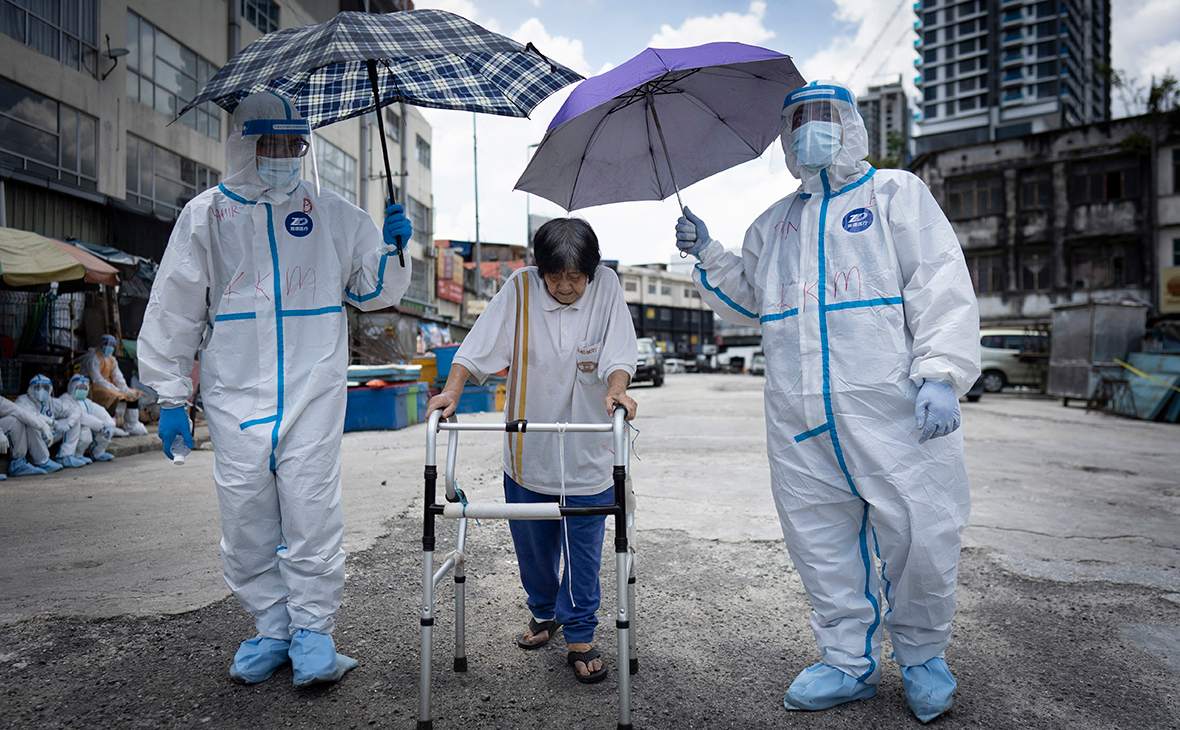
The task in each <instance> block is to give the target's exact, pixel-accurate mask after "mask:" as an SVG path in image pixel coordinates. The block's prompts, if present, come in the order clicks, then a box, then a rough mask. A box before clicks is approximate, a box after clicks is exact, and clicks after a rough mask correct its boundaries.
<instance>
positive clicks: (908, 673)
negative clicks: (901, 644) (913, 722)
mask: <svg viewBox="0 0 1180 730" xmlns="http://www.w3.org/2000/svg"><path fill="white" fill-rule="evenodd" d="M901 682H902V684H903V685H905V699H906V702H909V703H910V709H911V710H913V711H914V715H915V716H916V717H917V718H918V719H919V720H921V721H922V722H924V723H926V722H930V721H931V720H933V719H934V718H936V717H938V716H939V715H941V714H942V713H944V712H946V711H947V710H949V709H951V705H953V704H954V703H955V698H954V696H953V695H954V693H955V687H957V686H958V685H957V684H956V683H955V678H954V677H952V676H951V670H950V668H949V667H947V665H946V660H945V659H943V658H942V657H934V658H933V659H931V660H930V661H928V662H926V663H925V664H919V665H917V666H913V667H902V668H901Z"/></svg>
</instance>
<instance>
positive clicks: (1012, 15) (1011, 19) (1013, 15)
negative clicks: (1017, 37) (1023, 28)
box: [1000, 10, 1024, 25]
mask: <svg viewBox="0 0 1180 730" xmlns="http://www.w3.org/2000/svg"><path fill="white" fill-rule="evenodd" d="M1022 20H1024V13H1022V12H1021V11H1020V10H1008V11H1006V12H1005V13H1004V17H1003V19H1002V20H1001V21H1000V22H1001V23H1002V24H1003V25H1009V24H1011V23H1019V22H1021V21H1022Z"/></svg>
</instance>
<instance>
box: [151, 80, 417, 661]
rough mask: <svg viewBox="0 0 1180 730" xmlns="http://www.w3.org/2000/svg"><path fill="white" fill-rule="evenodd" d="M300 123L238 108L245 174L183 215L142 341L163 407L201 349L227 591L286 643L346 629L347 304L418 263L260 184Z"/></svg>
mask: <svg viewBox="0 0 1180 730" xmlns="http://www.w3.org/2000/svg"><path fill="white" fill-rule="evenodd" d="M283 120H288V122H290V123H283ZM300 125H302V126H303V127H304V128H306V123H305V122H302V120H301V118H300V117H299V114H298V112H297V111H296V110H295V108H294V107H293V106H292V105H291V103H290V102H288V101H287V100H285V99H283V98H282V97H279V96H277V95H275V94H271V93H260V94H254V95H252V96H250V97H247V98H246V99H244V100H243V101H242V102H241V103H240V104H239V105H238V107H237V108H236V109H235V111H234V114H233V122H232V128H231V133H230V136H229V139H228V141H227V160H228V164H229V175H227V177H226V178H225V181H224V182H222V183H221V184H220V185H218V186H217V187H215V188H212V189H209V190H206V191H205V192H203V193H201V194H200V195H198V196H197V197H196V198H194V199H193V200H191V201H190V202H189V203H188V204H187V205H186V206H185V207H184V210H183V211H181V214H180V217H179V219H178V220H177V222H176V226H175V228H174V229H173V232H172V237H171V239H170V240H169V243H168V248H167V251H166V252H165V254H164V259H163V262H162V263H161V266H160V271H159V273H158V274H157V275H156V279H155V284H154V285H153V287H152V293H151V299H150V300H149V302H148V306H147V310H146V313H145V316H144V323H143V328H142V329H141V331H140V335H139V345H138V355H139V373H140V378H141V380H142V381H143V382H144V383H145V384H146V385H147V386H148V387H150V388H152V389H153V390H155V391H156V392H157V393H158V394H159V399H160V402H161V406H162V407H163V408H175V407H178V406H182V405H183V404H185V403H186V402H187V401H188V400H189V398H190V397H191V396H192V394H193V393H192V390H193V386H192V380H191V378H190V374H191V373H192V371H193V362H194V356H195V355H197V354H198V353H199V354H200V363H201V373H200V383H201V395H202V399H203V403H204V409H205V415H206V417H207V419H208V425H209V435H210V439H211V441H212V443H213V448H214V480H215V481H216V484H217V493H218V501H219V505H220V512H221V525H222V540H221V551H222V563H223V568H224V573H225V580H226V583H227V584H228V585H229V587H230V589H231V590H232V591H233V593H234V595H235V596H236V597H237V598H238V600H239V601H240V602H241V604H242V605H243V607H245V608H246V610H248V611H249V612H250V613H251V614H252V615H253V616H254V619H255V624H256V627H257V630H258V633H259V635H260V637H262V638H265V639H275V640H280V641H288V640H290V639H291V637H292V635H293V634H295V633H296V632H297V631H300V630H307V631H310V632H314V633H317V634H330V633H331V632H332V630H333V628H334V620H335V615H336V613H337V610H338V609H339V607H340V602H341V598H342V595H343V591H344V550H343V548H342V547H341V541H342V536H343V530H344V522H343V513H342V509H341V488H340V444H341V438H342V436H343V431H344V410H345V400H346V383H347V381H346V372H347V367H348V340H347V336H348V326H347V320H346V312H345V308H344V305H345V304H346V303H347V304H351V305H352V306H354V307H357V308H359V309H363V310H373V309H380V308H383V307H388V306H390V305H392V304H395V303H397V302H398V301H399V300H400V299H401V297H402V295H403V294H404V293H405V291H406V288H407V286H408V285H409V282H410V266H409V260H408V259H409V257H407V265H406V266H405V267H404V268H403V267H401V266H399V265H398V261H397V258H396V256H391V254H390V253H389V252H388V251H387V250H384V248H383V241H382V236H381V233H380V231H379V230H378V228H377V226H376V225H374V223H373V220H372V219H371V218H370V217H369V215H368V214H367V213H365V212H364V211H363V210H361V209H359V208H357V207H356V206H354V205H352V204H351V203H349V202H348V201H346V200H345V199H344V198H342V197H341V196H339V195H337V194H336V193H334V192H332V191H329V190H327V189H324V190H322V191H319V192H317V191H316V190H315V186H310V185H307V184H306V183H304V182H300V181H298V180H296V182H295V183H293V184H294V187H293V188H292V189H291V190H289V191H284V190H278V189H274V188H272V187H270V185H268V184H267V183H265V182H264V181H263V179H262V178H261V177H260V176H259V173H258V169H257V166H256V165H257V164H260V162H259V163H256V144H257V142H258V140H259V136H258V135H259V134H274V135H285V134H290V130H291V129H298V128H299V127H300ZM308 132H309V130H307V131H304V132H303V139H304V140H305V141H306V140H307V138H308V136H309V134H308ZM261 159H262V158H260V160H261ZM231 673H232V672H231ZM266 676H269V674H267V675H266ZM237 678H238V677H237V676H235V679H237ZM262 678H265V677H262ZM240 681H242V680H240ZM244 681H259V680H257V679H248V680H244ZM296 681H297V682H298V677H297V678H296Z"/></svg>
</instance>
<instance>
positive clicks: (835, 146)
mask: <svg viewBox="0 0 1180 730" xmlns="http://www.w3.org/2000/svg"><path fill="white" fill-rule="evenodd" d="M840 132H841V127H840V125H839V124H836V123H835V122H807V123H806V124H804V125H803V126H801V127H799V128H798V129H796V130H795V131H794V132H792V133H791V153H792V154H794V155H795V157H796V158H798V160H799V164H800V165H803V167H805V168H807V169H808V170H822V169H823V168H825V167H827V166H828V165H830V164H832V160H835V159H836V155H837V154H838V153H839V152H840V147H841V144H840Z"/></svg>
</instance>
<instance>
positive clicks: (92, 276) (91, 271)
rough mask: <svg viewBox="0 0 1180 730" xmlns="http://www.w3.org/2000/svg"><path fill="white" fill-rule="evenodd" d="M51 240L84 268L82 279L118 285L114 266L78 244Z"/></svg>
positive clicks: (117, 273) (116, 270) (117, 271)
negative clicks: (84, 272)
mask: <svg viewBox="0 0 1180 730" xmlns="http://www.w3.org/2000/svg"><path fill="white" fill-rule="evenodd" d="M51 240H52V241H53V242H54V243H56V244H57V247H58V248H60V249H61V250H62V251H65V252H66V253H67V254H69V255H70V256H72V257H73V258H75V259H76V260H77V261H78V263H80V264H82V266H83V267H85V268H86V275H85V276H83V277H82V280H83V281H86V282H89V283H91V284H106V285H107V286H118V285H119V270H118V269H116V268H115V267H114V266H111V265H110V264H108V263H107V262H105V261H103V260H102V259H100V258H99V257H97V256H95V255H94V254H92V253H90V252H89V251H86V250H84V249H82V248H79V247H78V246H74V245H71V244H69V243H65V242H64V241H59V240H57V239H51Z"/></svg>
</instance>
